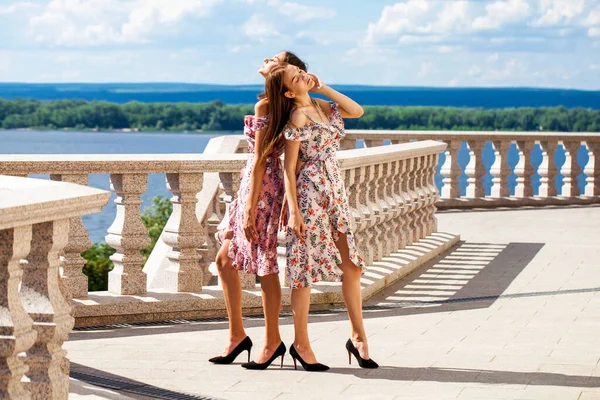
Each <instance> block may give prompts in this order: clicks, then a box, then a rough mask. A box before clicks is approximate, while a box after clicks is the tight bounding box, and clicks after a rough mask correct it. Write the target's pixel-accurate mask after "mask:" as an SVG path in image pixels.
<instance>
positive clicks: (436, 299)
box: [65, 207, 600, 400]
mask: <svg viewBox="0 0 600 400" xmlns="http://www.w3.org/2000/svg"><path fill="white" fill-rule="evenodd" d="M438 219H439V227H440V230H442V231H443V230H448V231H455V232H459V233H460V234H461V238H462V240H463V241H464V242H463V243H461V244H459V245H458V246H457V247H455V248H454V249H452V250H451V251H450V253H448V254H446V255H444V256H443V257H441V258H438V259H435V260H432V261H431V262H430V263H429V264H427V265H424V266H423V267H422V268H420V269H419V270H417V271H414V272H413V273H411V274H410V275H409V276H407V277H405V278H403V279H401V280H400V281H398V282H397V283H396V284H394V285H392V286H391V287H389V288H386V289H385V290H383V291H382V292H381V293H380V294H378V295H376V296H374V297H373V298H372V299H371V300H370V301H369V302H368V305H377V304H379V305H382V304H385V305H387V306H393V308H391V309H377V310H370V311H365V325H366V329H367V333H368V335H369V341H370V350H371V354H372V356H373V358H374V359H376V360H377V361H378V362H379V363H380V365H381V366H382V368H380V369H379V370H373V371H367V370H361V369H360V368H358V366H357V365H356V363H355V362H353V363H352V365H350V366H349V365H348V359H347V353H346V352H345V349H344V343H345V341H346V340H347V338H348V335H349V323H348V319H347V316H346V315H345V314H343V313H342V314H336V313H332V314H328V315H312V316H311V324H310V326H309V331H310V335H311V339H312V341H313V348H314V350H315V353H316V354H317V357H318V359H319V361H321V362H323V363H326V364H328V365H330V366H331V367H332V369H331V370H330V371H329V372H326V373H319V374H315V373H308V372H305V371H303V370H297V371H296V370H294V369H293V364H292V360H291V358H290V357H289V355H287V356H286V358H285V361H284V367H283V369H279V368H270V369H268V370H267V371H246V370H244V369H242V368H241V367H240V366H239V364H240V363H241V362H243V361H245V358H244V357H245V355H244V356H240V358H239V359H238V360H236V363H235V364H233V365H229V366H214V365H211V364H210V363H208V361H207V359H208V358H209V357H211V356H214V355H218V354H220V353H221V351H222V348H223V346H224V343H225V340H226V338H227V331H226V328H227V325H226V324H224V323H210V324H209V323H193V324H180V325H176V326H160V327H151V326H149V327H144V328H127V329H116V330H113V331H105V332H74V333H73V334H72V335H71V340H70V341H69V342H67V343H66V345H65V347H66V349H67V350H68V352H69V357H70V359H71V360H72V361H73V363H74V365H85V366H88V367H91V368H94V369H96V370H98V371H104V372H105V373H112V374H116V375H122V376H124V377H127V378H130V379H134V380H136V381H138V382H144V383H148V384H151V385H154V386H157V387H162V388H166V389H170V390H175V391H181V392H185V393H194V394H201V395H209V396H213V397H217V398H222V399H278V400H281V399H284V400H285V399H313V398H314V399H321V398H324V397H325V398H326V399H327V400H334V399H345V400H347V399H364V398H369V399H376V398H380V399H411V400H418V399H448V398H458V399H461V398H462V399H561V400H563V399H566V400H569V399H573V400H575V399H577V398H579V399H580V400H589V399H596V398H600V348H598V346H597V342H598V340H597V338H598V337H600V318H599V315H600V291H593V290H592V291H588V292H572V293H568V294H566V293H564V291H565V290H579V289H590V288H591V289H593V288H596V289H597V288H599V287H600V283H598V282H600V269H599V268H598V261H597V260H598V259H600V250H599V248H598V244H597V239H596V238H598V237H600V225H599V224H597V223H596V222H594V221H598V220H600V207H584V208H572V209H541V210H538V209H528V210H518V211H481V212H479V211H470V212H443V213H440V214H439V215H438ZM459 278H460V279H459ZM482 296H483V297H482ZM498 296H500V297H498ZM444 299H446V300H444ZM407 301H410V302H411V303H410V304H406V302H407ZM424 301H425V302H424ZM427 301H430V302H433V303H427ZM419 302H421V303H419ZM247 322H248V329H247V333H248V334H249V335H250V336H251V337H252V339H253V341H254V343H255V347H254V349H255V351H258V349H260V347H261V345H262V338H263V335H264V330H263V327H262V321H260V320H252V321H247ZM280 323H281V333H282V337H283V339H284V342H285V343H286V344H288V345H289V344H291V342H292V339H293V325H292V319H291V318H289V317H283V318H281V320H280ZM82 390H83V389H82V388H81V385H79V386H78V385H77V384H74V385H73V386H72V398H93V397H81V396H102V395H105V396H106V397H100V398H108V399H112V398H127V397H115V396H116V395H119V394H118V393H117V394H115V393H111V392H109V391H107V392H106V393H104V394H103V393H102V391H101V390H96V391H94V388H93V387H92V388H89V387H88V388H85V390H84V392H85V393H82ZM111 396H113V397H111Z"/></svg>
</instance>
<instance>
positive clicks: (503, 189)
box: [490, 140, 510, 198]
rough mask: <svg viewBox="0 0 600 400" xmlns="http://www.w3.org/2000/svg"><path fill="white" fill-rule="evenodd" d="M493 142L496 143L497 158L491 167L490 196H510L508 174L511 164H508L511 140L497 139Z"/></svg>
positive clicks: (495, 153) (495, 154) (495, 152)
mask: <svg viewBox="0 0 600 400" xmlns="http://www.w3.org/2000/svg"><path fill="white" fill-rule="evenodd" d="M492 144H493V145H494V156H495V159H494V163H493V164H492V166H491V167H490V174H491V175H492V190H491V193H490V197H496V198H499V197H509V196H510V188H509V187H508V176H509V175H510V165H508V150H509V149H510V140H495V141H493V142H492Z"/></svg>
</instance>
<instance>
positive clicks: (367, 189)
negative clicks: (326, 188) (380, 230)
mask: <svg viewBox="0 0 600 400" xmlns="http://www.w3.org/2000/svg"><path fill="white" fill-rule="evenodd" d="M376 176H377V171H376V168H375V165H367V166H365V183H364V187H363V190H362V191H361V192H363V193H364V197H362V196H361V206H362V208H363V210H368V212H367V211H363V215H364V217H365V220H366V222H367V226H366V229H365V234H366V236H367V239H366V243H365V244H366V247H367V249H368V254H367V255H366V257H365V261H366V262H367V264H368V265H371V264H373V261H375V260H376V257H377V256H378V255H379V253H380V250H379V247H378V245H377V223H378V221H379V213H380V210H379V206H378V204H377V191H376V190H373V189H374V187H375V181H376ZM363 257H364V256H363Z"/></svg>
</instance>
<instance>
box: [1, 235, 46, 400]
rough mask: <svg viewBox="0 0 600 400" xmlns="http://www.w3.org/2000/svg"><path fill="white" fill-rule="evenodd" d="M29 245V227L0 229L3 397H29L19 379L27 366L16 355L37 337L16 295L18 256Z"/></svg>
mask: <svg viewBox="0 0 600 400" xmlns="http://www.w3.org/2000/svg"><path fill="white" fill-rule="evenodd" d="M30 245H31V226H24V227H18V228H10V229H5V230H0V310H2V312H1V313H0V332H2V334H1V335H0V393H2V396H1V397H2V398H6V399H30V398H31V395H30V393H29V392H28V391H27V390H26V389H25V387H24V386H23V383H22V382H21V379H22V378H23V375H24V374H25V373H26V372H27V370H28V368H29V367H28V366H27V365H26V364H25V363H24V362H23V359H22V358H21V357H19V353H22V352H24V351H26V350H27V349H29V348H30V347H31V346H33V344H34V343H35V341H36V337H37V333H36V331H34V330H33V329H32V325H33V321H32V320H31V317H30V316H29V315H28V314H27V312H25V310H24V309H23V305H22V304H21V299H20V297H19V285H20V284H21V279H22V277H23V266H22V265H21V259H23V258H25V257H27V255H28V254H29V250H30Z"/></svg>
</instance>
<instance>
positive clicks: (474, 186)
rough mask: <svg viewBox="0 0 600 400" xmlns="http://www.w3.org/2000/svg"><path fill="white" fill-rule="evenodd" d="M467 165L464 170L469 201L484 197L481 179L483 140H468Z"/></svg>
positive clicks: (483, 167)
mask: <svg viewBox="0 0 600 400" xmlns="http://www.w3.org/2000/svg"><path fill="white" fill-rule="evenodd" d="M467 144H468V145H469V163H468V164H467V166H466V168H465V174H467V176H468V178H467V184H468V186H467V197H468V198H470V199H473V198H479V197H485V188H484V187H483V177H484V176H485V165H483V147H484V146H485V142H484V141H483V140H468V141H467Z"/></svg>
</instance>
